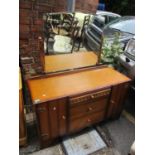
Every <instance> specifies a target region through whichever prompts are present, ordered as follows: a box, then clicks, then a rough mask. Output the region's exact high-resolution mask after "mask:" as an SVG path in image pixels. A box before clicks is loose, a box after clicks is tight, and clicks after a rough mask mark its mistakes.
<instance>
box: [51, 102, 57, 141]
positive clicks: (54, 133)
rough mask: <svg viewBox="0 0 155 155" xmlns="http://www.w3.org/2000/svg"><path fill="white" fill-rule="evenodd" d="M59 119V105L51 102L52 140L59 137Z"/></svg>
mask: <svg viewBox="0 0 155 155" xmlns="http://www.w3.org/2000/svg"><path fill="white" fill-rule="evenodd" d="M58 117H59V106H58V103H57V102H50V103H49V121H50V131H51V138H56V137H58V136H59V126H58Z"/></svg>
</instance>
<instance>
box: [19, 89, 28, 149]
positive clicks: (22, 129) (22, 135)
mask: <svg viewBox="0 0 155 155" xmlns="http://www.w3.org/2000/svg"><path fill="white" fill-rule="evenodd" d="M26 144H27V135H26V124H25V116H24V103H23V95H22V89H20V90H19V145H20V146H25V145H26Z"/></svg>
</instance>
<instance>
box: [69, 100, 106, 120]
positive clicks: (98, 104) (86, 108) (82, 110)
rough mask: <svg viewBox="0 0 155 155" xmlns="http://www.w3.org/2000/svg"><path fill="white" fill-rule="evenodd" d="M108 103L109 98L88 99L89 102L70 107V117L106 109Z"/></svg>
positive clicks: (73, 117) (74, 117)
mask: <svg viewBox="0 0 155 155" xmlns="http://www.w3.org/2000/svg"><path fill="white" fill-rule="evenodd" d="M107 103H108V98H101V99H99V100H96V101H93V102H92V101H88V102H87V103H84V104H80V105H79V106H74V107H71V108H70V119H76V118H78V117H82V116H84V115H90V114H91V113H94V112H97V111H101V110H105V109H106V106H107Z"/></svg>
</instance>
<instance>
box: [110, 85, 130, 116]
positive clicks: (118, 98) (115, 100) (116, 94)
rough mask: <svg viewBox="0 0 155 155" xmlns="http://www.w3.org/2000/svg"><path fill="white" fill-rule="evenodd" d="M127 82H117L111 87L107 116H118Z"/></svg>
mask: <svg viewBox="0 0 155 155" xmlns="http://www.w3.org/2000/svg"><path fill="white" fill-rule="evenodd" d="M128 86H129V84H128V83H125V84H119V85H117V86H114V87H113V88H112V94H111V99H110V103H109V107H108V112H107V118H117V117H119V115H120V113H121V111H122V109H123V104H124V101H125V97H126V94H127V91H128Z"/></svg>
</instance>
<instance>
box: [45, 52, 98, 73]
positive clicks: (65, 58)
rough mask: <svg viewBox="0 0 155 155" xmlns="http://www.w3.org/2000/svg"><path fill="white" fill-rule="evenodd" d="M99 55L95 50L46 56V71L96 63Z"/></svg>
mask: <svg viewBox="0 0 155 155" xmlns="http://www.w3.org/2000/svg"><path fill="white" fill-rule="evenodd" d="M96 63H97V55H96V54H94V53H93V52H77V53H71V54H61V55H49V56H45V72H46V73H48V72H54V71H62V70H66V69H73V68H80V67H87V66H92V65H96Z"/></svg>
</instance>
